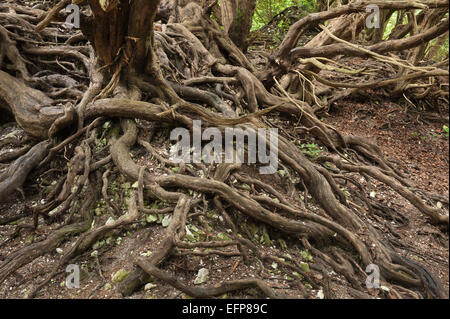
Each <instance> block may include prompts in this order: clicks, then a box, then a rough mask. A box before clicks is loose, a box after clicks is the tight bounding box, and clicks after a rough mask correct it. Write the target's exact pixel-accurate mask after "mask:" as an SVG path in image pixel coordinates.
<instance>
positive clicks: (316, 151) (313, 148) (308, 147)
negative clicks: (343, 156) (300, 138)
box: [300, 143, 322, 158]
mask: <svg viewBox="0 0 450 319" xmlns="http://www.w3.org/2000/svg"><path fill="white" fill-rule="evenodd" d="M300 149H301V150H302V153H303V154H304V155H307V156H309V157H312V158H316V157H317V156H319V155H320V153H321V152H322V149H321V148H320V147H319V145H317V144H314V143H310V144H302V145H300Z"/></svg>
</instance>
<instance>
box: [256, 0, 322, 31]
mask: <svg viewBox="0 0 450 319" xmlns="http://www.w3.org/2000/svg"><path fill="white" fill-rule="evenodd" d="M294 6H298V7H301V8H302V9H303V10H305V11H308V12H313V11H315V10H316V0H277V1H272V0H257V2H256V9H255V14H254V15H253V22H252V30H251V31H254V30H258V29H260V28H262V27H263V26H265V25H266V24H268V23H269V22H270V20H272V18H273V17H275V16H276V15H277V14H279V13H280V12H282V11H283V10H285V9H287V8H289V7H294ZM279 27H282V28H283V29H286V28H289V25H284V24H282V26H280V25H279Z"/></svg>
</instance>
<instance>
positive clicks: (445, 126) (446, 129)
mask: <svg viewBox="0 0 450 319" xmlns="http://www.w3.org/2000/svg"><path fill="white" fill-rule="evenodd" d="M447 41H448V40H447ZM442 129H443V130H444V132H445V136H447V137H448V136H449V133H448V130H449V129H448V126H447V125H444V126H443V127H442Z"/></svg>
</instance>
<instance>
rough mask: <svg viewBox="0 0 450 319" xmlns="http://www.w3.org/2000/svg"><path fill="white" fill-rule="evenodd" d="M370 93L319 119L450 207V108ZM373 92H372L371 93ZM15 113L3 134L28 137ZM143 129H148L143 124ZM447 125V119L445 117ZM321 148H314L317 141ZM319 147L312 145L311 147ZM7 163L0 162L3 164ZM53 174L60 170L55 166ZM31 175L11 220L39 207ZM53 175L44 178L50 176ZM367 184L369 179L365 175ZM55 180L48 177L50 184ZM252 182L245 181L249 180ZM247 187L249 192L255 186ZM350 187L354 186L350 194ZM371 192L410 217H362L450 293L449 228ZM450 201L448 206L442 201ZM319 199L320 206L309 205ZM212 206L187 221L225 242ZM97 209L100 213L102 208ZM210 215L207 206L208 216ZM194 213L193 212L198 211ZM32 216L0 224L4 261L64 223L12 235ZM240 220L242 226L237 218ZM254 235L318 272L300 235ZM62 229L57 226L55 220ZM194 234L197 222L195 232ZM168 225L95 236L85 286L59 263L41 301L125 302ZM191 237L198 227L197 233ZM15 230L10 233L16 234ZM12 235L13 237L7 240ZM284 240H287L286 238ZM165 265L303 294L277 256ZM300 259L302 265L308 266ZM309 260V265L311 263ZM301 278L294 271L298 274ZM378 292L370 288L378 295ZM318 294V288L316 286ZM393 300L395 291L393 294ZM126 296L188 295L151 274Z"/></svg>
mask: <svg viewBox="0 0 450 319" xmlns="http://www.w3.org/2000/svg"><path fill="white" fill-rule="evenodd" d="M372 93H373V94H370V95H365V96H358V95H357V96H355V97H353V98H347V99H344V100H340V101H338V102H337V103H335V104H334V105H333V107H332V109H330V110H328V113H326V114H325V115H324V117H323V118H322V119H323V120H324V121H325V122H326V123H328V124H330V125H333V126H335V127H336V128H337V129H339V130H340V131H341V132H342V133H344V134H351V135H359V136H363V137H366V138H369V139H372V140H373V141H375V142H376V144H377V145H378V146H379V147H380V148H381V150H382V152H383V154H384V155H386V156H389V157H391V158H392V159H394V160H397V161H398V163H401V164H399V165H398V167H400V168H401V169H402V173H403V174H404V175H405V176H406V177H407V178H408V179H409V180H410V181H412V183H413V184H414V185H416V186H417V188H418V189H421V190H422V191H426V192H429V193H435V194H439V195H441V196H442V198H443V199H444V200H443V203H442V204H443V205H446V206H448V197H449V176H448V172H449V138H448V137H447V136H446V134H445V132H444V131H443V124H444V123H443V122H442V121H439V120H436V119H438V118H443V117H447V118H448V105H432V107H433V108H432V110H430V107H429V106H427V110H425V111H424V110H421V109H418V108H419V107H420V105H416V106H415V107H414V106H412V105H411V104H409V103H408V102H407V101H406V100H405V99H403V98H401V99H396V100H393V99H390V98H389V97H386V96H383V95H382V94H380V93H379V92H372ZM366 94H367V92H366ZM9 120H11V119H6V118H3V116H1V117H0V140H1V139H3V138H5V137H7V136H15V137H16V138H19V139H22V138H24V134H23V132H22V130H21V129H20V128H18V127H17V125H16V124H10V125H9V124H5V123H8V122H9ZM269 120H270V121H271V122H272V123H276V125H277V126H278V127H279V128H281V129H282V130H285V131H286V132H287V133H289V132H294V131H295V129H296V128H295V127H294V128H293V127H289V126H288V125H287V124H289V122H287V121H284V119H283V118H280V117H277V116H274V115H271V116H270V118H269ZM140 125H143V126H145V125H150V124H149V123H146V122H142V123H140ZM446 125H448V123H446ZM167 137H168V130H167V129H161V130H159V133H158V134H157V135H156V136H155V137H154V141H155V140H156V143H153V146H154V147H155V148H156V150H157V152H158V153H160V154H165V155H167V154H168V151H169V149H170V143H169V142H168V138H167ZM298 143H299V145H300V146H301V145H305V144H306V143H311V140H308V141H298ZM314 145H315V144H314ZM315 147H316V146H312V147H310V148H307V149H305V152H306V153H307V152H322V151H323V152H325V151H326V150H323V149H321V148H320V147H319V146H317V149H316V148H315ZM312 148H314V149H312ZM9 151H10V148H9V146H8V145H7V144H6V145H4V146H2V147H1V149H0V157H1V155H2V154H6V153H7V152H9ZM132 155H133V158H134V159H135V160H136V161H137V162H138V163H139V164H140V165H145V166H147V167H148V168H149V170H150V171H154V172H155V173H156V174H157V173H158V172H161V174H163V172H164V171H163V170H162V168H161V167H160V166H158V165H157V162H156V161H155V160H154V159H152V156H151V155H150V154H148V152H147V151H145V149H143V148H139V147H135V148H134V149H132ZM0 165H1V164H0ZM54 168H55V169H56V170H58V169H60V168H59V167H54ZM246 170H247V171H246V173H248V175H252V173H254V171H255V168H253V167H247V168H246ZM36 178H37V177H36V175H35V174H31V175H30V176H29V178H28V180H27V182H26V183H25V185H24V193H25V194H26V197H25V199H23V198H22V196H21V194H20V193H18V192H17V193H16V194H15V195H14V196H13V197H12V198H11V199H10V201H9V202H7V203H2V204H0V211H1V214H0V216H1V218H2V219H6V218H8V217H11V216H16V215H17V214H19V213H21V212H23V211H24V207H25V205H29V206H31V205H33V203H34V201H36V199H37V198H41V196H40V194H39V186H38V185H39V184H41V185H44V186H45V183H47V181H43V180H37V179H36ZM51 179H52V174H51V173H50V174H49V176H48V181H51ZM265 182H266V183H268V184H270V185H271V186H273V187H274V188H275V189H276V190H278V191H280V192H281V193H283V194H287V195H288V193H289V185H287V184H288V183H289V179H287V178H285V176H283V174H275V175H274V176H270V177H268V178H267V179H266V180H265ZM360 182H361V183H362V184H364V183H365V181H364V180H361V181H360ZM50 183H51V182H50ZM247 186H248V185H247ZM111 187H112V188H113V189H112V191H114V187H122V188H130V187H132V186H131V185H129V183H127V181H125V180H121V179H119V180H117V181H116V183H115V184H113V185H112V186H111ZM249 188H251V187H250V186H249ZM350 189H351V186H350V185H349V190H350ZM370 189H372V191H371V193H370V194H367V196H370V197H372V198H375V200H377V201H378V202H380V203H383V204H385V205H387V206H389V207H394V208H395V209H396V210H398V211H399V212H400V213H401V214H402V216H404V217H405V218H404V219H402V218H400V219H396V220H391V221H390V224H389V223H388V222H386V221H385V218H381V217H380V216H377V215H372V216H366V218H367V219H368V220H370V222H371V224H372V225H373V226H374V227H375V228H377V229H380V230H382V231H383V232H384V233H385V234H386V240H387V241H389V243H391V244H392V245H393V246H394V247H395V248H396V249H397V251H398V252H399V253H400V255H402V256H404V257H407V258H409V259H411V260H414V261H416V262H418V263H420V264H421V265H423V266H425V268H427V269H428V270H430V271H431V272H432V273H433V274H434V275H435V276H436V277H438V278H439V280H440V281H441V283H442V284H443V286H444V288H445V289H446V291H447V292H448V291H449V237H448V232H442V231H439V229H438V228H437V227H435V226H432V225H430V223H429V222H427V220H426V218H424V216H423V215H422V214H421V213H420V212H419V211H418V210H417V209H415V208H414V207H413V206H412V205H411V204H410V203H409V202H408V201H407V200H405V199H404V198H403V197H401V196H400V195H398V194H397V193H396V192H394V191H393V190H391V189H389V188H387V187H386V186H385V185H382V184H379V185H378V184H376V183H375V184H373V185H371V188H370ZM242 191H243V192H250V189H248V190H246V189H245V188H243V189H242ZM445 199H447V202H445ZM312 205H314V203H312ZM205 211H206V214H205V216H206V221H205V220H203V219H201V218H199V216H198V214H197V213H198V212H194V216H191V217H189V219H188V221H190V220H195V221H196V222H198V223H200V224H202V223H203V224H204V223H205V222H206V223H207V225H209V226H210V227H205V228H206V229H211V234H206V237H207V238H208V237H209V238H212V237H214V236H216V237H219V238H221V239H224V238H226V237H227V236H226V234H227V232H229V231H230V230H229V229H227V227H226V226H225V223H224V222H223V219H222V217H221V216H219V215H218V214H216V213H215V212H214V211H209V210H207V208H205ZM96 213H97V211H96ZM204 213H205V212H204ZM195 214H197V216H195ZM110 217H112V215H111V216H110V215H108V214H104V213H102V212H101V211H100V210H99V211H98V214H97V219H96V222H98V223H105V222H106V221H107V220H108V219H109V218H110ZM241 218H242V220H241V222H242V224H244V223H247V220H245V217H241ZM30 220H31V217H30V216H28V217H24V218H23V219H21V220H17V221H14V222H12V223H8V224H6V225H1V223H0V262H1V261H2V260H4V259H5V257H6V256H7V255H8V254H10V253H11V252H13V251H16V250H17V249H20V248H22V247H24V246H26V245H29V244H30V243H32V242H36V241H39V240H42V239H44V238H46V236H47V235H48V234H49V233H51V232H52V231H53V230H54V229H55V228H56V227H58V224H55V223H53V224H51V225H46V224H43V225H39V227H38V229H37V230H35V231H33V232H31V231H28V230H22V231H21V232H19V233H16V226H17V224H19V223H21V222H23V221H30ZM240 224H241V223H240ZM248 225H249V227H248V229H247V230H248V231H249V232H250V234H249V236H250V237H253V240H252V241H254V243H255V244H257V246H258V248H259V249H261V250H262V251H264V252H267V253H270V254H272V255H285V256H287V257H289V258H292V259H299V260H300V259H301V260H307V261H308V262H309V266H308V267H311V268H314V260H313V259H312V258H311V257H310V256H308V255H307V254H306V256H305V251H304V250H301V248H300V246H299V243H298V239H296V238H291V239H289V240H286V241H285V242H284V243H283V240H282V239H281V237H279V236H278V233H277V231H276V230H273V229H270V228H269V227H260V226H259V225H255V224H253V223H251V222H248ZM59 226H60V225H59ZM191 230H193V232H194V230H195V228H191ZM164 232H165V228H164V226H163V225H162V223H161V220H159V221H146V220H145V218H144V219H140V220H139V222H137V223H135V224H133V225H132V226H130V227H128V228H127V229H126V230H125V231H122V232H118V231H116V232H113V233H111V234H110V235H109V236H108V237H107V238H106V239H105V240H101V241H99V242H97V243H96V244H95V245H94V246H93V247H92V249H91V250H90V251H88V252H86V253H84V254H82V255H80V256H78V257H77V258H76V259H75V261H73V263H76V264H77V265H79V266H80V269H81V282H80V288H78V289H68V288H67V287H65V281H66V277H67V275H68V273H66V272H65V269H60V273H59V274H58V275H57V276H56V277H55V278H54V279H52V280H51V282H49V283H48V284H47V285H46V286H44V287H43V288H42V289H41V290H40V291H39V293H38V294H37V296H36V297H37V298H68V299H70V298H104V299H109V298H122V296H121V294H120V293H119V292H118V291H117V282H115V281H116V278H115V277H117V273H118V272H119V273H120V272H127V271H131V270H132V269H133V266H132V263H131V262H130V261H131V260H133V259H134V258H136V257H139V256H148V255H149V254H151V253H152V252H153V251H155V250H156V247H157V246H158V244H159V243H160V241H161V240H162V239H163V236H164ZM194 234H195V232H194ZM13 235H14V236H13ZM10 238H12V239H10ZM284 238H285V237H284ZM72 242H73V241H67V242H64V243H63V244H62V245H61V246H60V247H59V248H58V249H57V250H55V251H54V252H51V253H48V254H46V255H44V256H41V257H39V258H37V259H35V260H34V261H33V262H31V263H29V264H27V265H26V266H24V267H22V268H20V269H19V270H18V271H16V272H15V273H14V274H13V275H12V276H9V277H8V278H7V279H6V280H5V281H4V282H3V283H2V284H1V286H0V298H24V297H26V295H27V292H28V291H29V289H30V287H32V286H33V285H36V284H38V283H40V282H41V281H42V280H43V279H44V278H45V277H46V275H47V274H48V273H49V272H51V271H52V269H53V268H54V267H55V266H56V265H57V264H58V261H59V259H60V257H61V252H62V251H67V249H69V248H70V245H71V243H72ZM166 263H167V264H168V266H166V267H165V268H166V269H167V270H168V271H173V272H176V273H177V274H178V276H179V279H180V280H182V281H184V282H186V283H189V284H192V283H193V281H194V280H195V278H196V276H197V273H198V270H199V269H200V268H207V269H209V272H210V275H209V278H208V281H207V284H208V285H214V284H215V283H219V282H223V281H225V280H231V279H240V278H248V277H260V278H263V279H264V280H265V281H266V282H267V283H269V285H270V286H271V287H272V288H274V290H275V291H278V292H280V293H283V294H288V295H292V296H296V295H298V289H296V280H297V279H298V278H296V277H298V276H300V275H299V274H296V273H292V272H291V273H289V272H287V271H285V270H281V269H280V268H281V267H279V265H278V264H277V263H276V262H273V263H272V264H271V265H270V264H269V266H268V267H262V268H259V269H258V268H256V267H254V266H247V265H245V264H244V263H243V262H242V259H241V257H240V256H235V257H223V256H211V255H209V256H207V257H201V256H189V258H186V257H185V256H182V255H180V256H175V257H171V258H170V259H169V260H167V261H166ZM302 264H304V263H302ZM307 265H308V264H307ZM297 275H298V276H297ZM316 276H321V278H318V279H319V280H322V279H323V283H324V285H328V289H329V291H330V292H331V293H332V296H333V297H334V298H355V297H356V296H357V295H355V291H354V289H353V288H351V287H350V286H349V284H348V282H347V281H346V280H345V278H343V277H342V276H341V275H338V274H336V273H334V272H333V271H331V272H328V271H327V270H323V274H322V275H320V274H319V275H316ZM377 293H380V292H377V291H373V292H372V294H373V296H374V297H376V295H377ZM317 296H318V297H319V291H317ZM222 297H223V298H226V297H229V298H257V297H261V295H260V293H259V291H257V290H256V289H247V290H245V291H241V292H236V293H233V294H228V295H227V296H222ZM387 297H392V298H394V297H393V296H391V295H389V293H387ZM130 298H155V299H160V298H189V297H188V296H186V295H184V294H183V293H181V292H180V291H178V290H176V289H175V288H173V287H172V286H170V285H168V284H166V283H163V282H161V281H158V280H155V281H154V282H152V283H151V284H148V285H146V287H145V289H141V290H139V291H138V292H136V293H135V294H133V295H132V296H131V297H130Z"/></svg>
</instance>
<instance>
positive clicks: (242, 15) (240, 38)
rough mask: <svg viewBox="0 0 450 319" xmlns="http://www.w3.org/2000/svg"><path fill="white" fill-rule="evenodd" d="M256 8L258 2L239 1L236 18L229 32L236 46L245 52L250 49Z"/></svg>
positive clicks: (254, 0)
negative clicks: (249, 38) (250, 36)
mask: <svg viewBox="0 0 450 319" xmlns="http://www.w3.org/2000/svg"><path fill="white" fill-rule="evenodd" d="M255 8H256V0H239V3H238V7H237V10H236V17H235V18H234V21H233V23H232V24H231V27H230V30H229V31H228V35H229V36H230V38H231V40H232V41H233V42H234V44H236V46H237V47H238V48H240V49H241V50H242V51H244V52H246V51H247V48H248V35H249V33H250V29H251V27H252V18H253V13H254V12H255Z"/></svg>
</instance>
